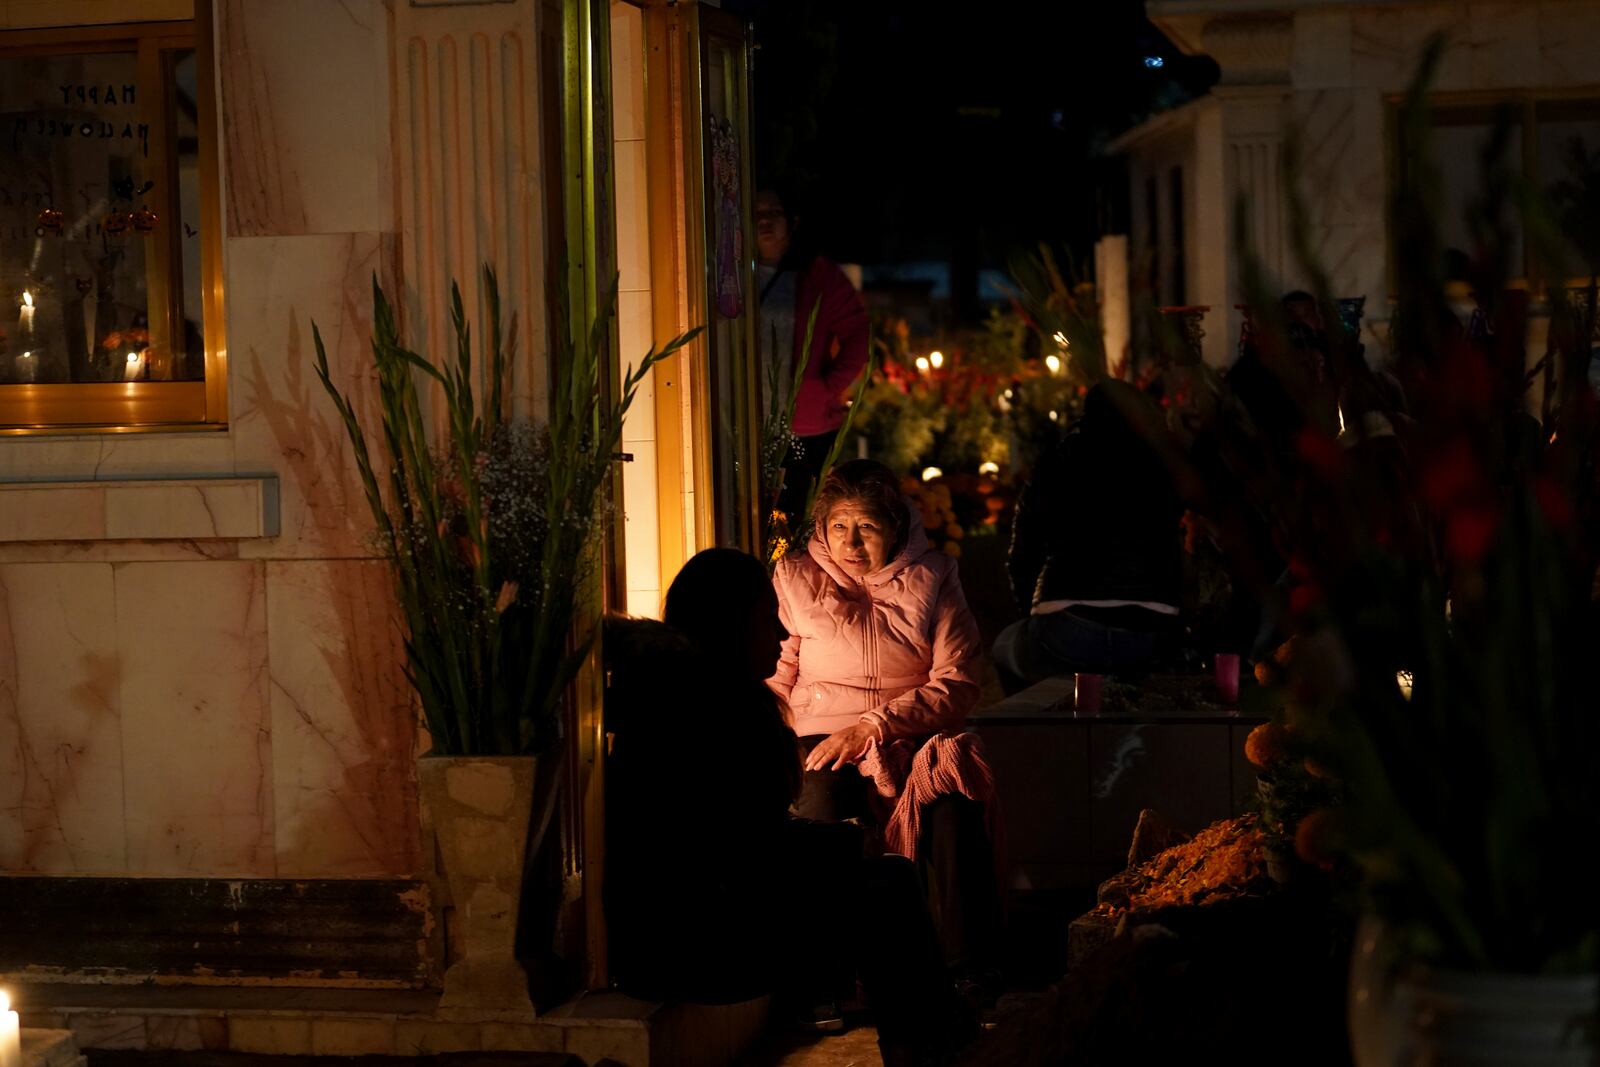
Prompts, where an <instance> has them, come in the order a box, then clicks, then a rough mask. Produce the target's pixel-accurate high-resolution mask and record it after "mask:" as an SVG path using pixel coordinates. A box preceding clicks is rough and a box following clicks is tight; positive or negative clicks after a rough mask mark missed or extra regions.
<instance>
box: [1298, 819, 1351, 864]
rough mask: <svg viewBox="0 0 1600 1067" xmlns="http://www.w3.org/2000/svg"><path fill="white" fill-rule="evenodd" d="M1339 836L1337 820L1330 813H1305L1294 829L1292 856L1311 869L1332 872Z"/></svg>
mask: <svg viewBox="0 0 1600 1067" xmlns="http://www.w3.org/2000/svg"><path fill="white" fill-rule="evenodd" d="M1339 836H1340V834H1339V819H1338V816H1336V815H1335V814H1334V813H1333V812H1332V811H1330V810H1329V809H1327V808H1318V809H1317V810H1316V811H1312V812H1307V813H1306V814H1305V815H1304V816H1302V817H1301V819H1300V822H1299V824H1298V825H1297V826H1295V828H1294V854H1295V855H1296V856H1299V857H1300V859H1301V860H1303V861H1304V862H1306V863H1309V864H1311V865H1312V866H1313V867H1320V868H1322V869H1323V870H1325V871H1328V870H1332V869H1333V861H1334V858H1335V856H1337V854H1338V845H1339Z"/></svg>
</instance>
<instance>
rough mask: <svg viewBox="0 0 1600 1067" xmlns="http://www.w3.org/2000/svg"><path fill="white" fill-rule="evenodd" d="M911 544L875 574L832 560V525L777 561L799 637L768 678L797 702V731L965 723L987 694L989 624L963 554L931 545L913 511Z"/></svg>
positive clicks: (782, 606) (897, 731) (779, 583)
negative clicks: (969, 587)
mask: <svg viewBox="0 0 1600 1067" xmlns="http://www.w3.org/2000/svg"><path fill="white" fill-rule="evenodd" d="M910 525H911V532H910V536H909V537H907V539H906V546H905V547H904V548H903V549H901V550H900V552H899V554H897V555H896V556H895V557H894V558H893V559H892V560H890V561H889V563H888V564H887V565H886V566H884V568H883V569H882V570H879V571H877V572H875V573H873V574H869V575H867V576H866V577H865V578H854V577H852V576H850V575H849V574H847V573H846V572H845V571H844V570H843V569H842V568H840V567H839V565H838V564H836V563H835V562H834V561H833V556H832V555H831V554H830V553H829V551H828V545H827V542H826V541H825V540H823V535H822V533H821V531H818V533H817V535H816V536H815V537H813V538H812V539H811V543H810V544H809V545H808V546H807V548H808V549H809V551H808V553H807V554H806V555H803V556H796V557H791V558H789V559H785V560H783V561H782V562H780V563H779V564H778V569H777V571H776V573H774V574H773V576H772V584H773V586H774V587H775V588H776V589H777V592H778V615H779V617H780V618H781V619H782V620H783V625H784V626H785V627H787V628H788V630H789V634H790V637H789V639H788V640H787V641H785V642H784V643H783V656H782V658H781V659H780V660H779V661H778V672H777V673H776V674H774V675H773V676H772V678H771V679H770V680H769V681H768V682H767V684H768V685H770V686H771V687H772V689H773V691H774V692H776V693H777V694H778V695H779V696H780V697H783V698H784V699H785V700H787V701H788V702H789V707H790V709H791V710H792V711H793V712H794V729H795V733H796V734H798V735H799V736H801V737H806V736H809V735H811V734H831V733H833V732H834V731H836V730H842V729H844V728H845V727H847V726H851V725H853V724H855V723H857V722H870V723H872V724H874V725H875V726H876V727H877V728H878V734H879V740H880V741H883V742H885V743H887V742H889V741H892V740H894V739H896V738H902V737H925V736H927V735H929V734H934V733H938V732H940V731H942V730H944V731H955V730H958V729H960V727H961V723H962V721H963V720H964V719H965V718H966V717H967V713H968V712H969V711H971V710H972V708H973V705H975V704H976V703H977V702H978V694H979V684H978V677H977V670H978V666H977V665H978V656H979V649H980V647H981V642H980V639H979V637H978V624H977V621H976V620H974V619H973V617H972V612H971V611H969V610H968V609H967V598H966V596H965V595H964V594H963V593H962V591H961V579H960V577H959V576H958V575H957V573H956V561H955V560H954V559H952V558H950V557H949V556H947V555H945V554H944V553H943V552H938V551H936V550H934V549H932V548H931V547H929V545H928V535H927V534H925V533H923V531H922V523H921V522H920V521H918V517H917V516H915V515H914V514H913V516H912V517H911V520H910Z"/></svg>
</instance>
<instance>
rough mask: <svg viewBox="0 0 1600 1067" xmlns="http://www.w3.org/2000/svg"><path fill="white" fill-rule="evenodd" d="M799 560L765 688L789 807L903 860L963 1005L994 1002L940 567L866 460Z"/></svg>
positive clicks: (990, 897)
mask: <svg viewBox="0 0 1600 1067" xmlns="http://www.w3.org/2000/svg"><path fill="white" fill-rule="evenodd" d="M814 515H815V516H816V520H817V521H816V532H815V534H814V535H813V537H812V538H811V540H810V542H809V543H808V544H807V546H806V550H805V551H804V552H803V553H798V554H796V555H793V556H790V557H789V558H787V559H784V560H782V561H780V562H779V563H778V566H777V568H776V571H775V572H774V574H773V578H772V582H773V586H774V587H775V588H776V590H777V595H778V603H779V613H780V617H781V618H782V620H783V624H784V626H785V627H786V628H787V629H788V630H789V631H790V633H791V636H790V637H789V639H788V640H787V641H785V642H784V645H783V653H782V657H781V659H780V661H779V664H778V669H777V672H776V673H775V674H774V675H773V677H772V680H771V683H770V684H771V686H772V688H773V689H774V690H775V691H776V692H777V694H778V695H779V696H780V697H782V698H783V699H784V700H785V701H787V702H788V704H789V706H790V708H791V709H792V710H793V713H794V724H795V732H796V733H797V734H799V736H800V743H801V746H802V749H803V752H804V755H805V771H806V773H805V779H804V781H803V783H802V785H801V792H800V798H799V801H798V803H797V804H796V808H795V810H796V811H797V812H798V814H800V815H801V816H803V817H805V818H808V819H816V820H820V821H824V822H836V821H840V820H844V819H856V820H859V821H861V822H862V823H864V824H866V825H868V826H870V827H872V828H874V829H878V830H881V831H882V833H883V836H884V841H885V844H887V845H888V846H889V847H890V848H891V849H894V850H898V851H899V852H900V853H901V854H902V855H906V856H908V857H910V858H913V859H915V860H916V862H917V864H918V867H919V870H920V871H921V873H922V877H923V879H924V883H925V884H926V885H927V886H928V889H929V896H930V898H931V900H932V901H933V906H934V917H935V922H936V924H937V926H938V928H939V936H940V942H941V943H942V945H943V946H944V951H945V960H946V963H947V965H948V966H949V967H950V969H951V972H952V974H953V975H954V976H955V978H956V980H957V981H958V982H959V983H961V984H963V985H964V986H965V987H966V991H967V992H968V993H969V994H970V996H972V997H973V998H981V997H983V996H985V995H987V994H989V993H991V992H993V991H994V986H995V984H996V983H997V981H998V973H997V970H998V958H997V957H998V954H999V942H1000V928H1001V925H1002V919H1001V906H1000V896H999V886H998V885H997V879H996V876H995V871H996V848H995V843H994V836H995V819H996V816H997V806H996V805H995V804H994V803H993V779H992V775H991V774H990V772H989V769H988V767H987V765H985V764H984V763H983V759H982V755H981V750H980V747H979V745H978V744H977V737H976V735H973V734H968V733H961V732H960V731H961V728H962V724H963V722H964V721H965V719H966V716H967V714H968V712H970V711H971V710H972V709H973V707H974V706H975V705H976V703H977V701H978V696H979V683H978V665H979V657H980V656H981V655H982V648H981V646H982V642H981V639H980V638H979V635H978V624H977V621H976V620H975V619H974V618H973V616H972V612H971V611H970V610H969V609H968V607H967V602H966V597H965V595H964V594H963V592H962V589H961V578H960V575H959V574H958V573H957V569H956V561H955V560H954V559H953V558H951V557H950V556H948V555H946V554H945V553H943V552H939V551H936V550H934V549H933V548H932V547H931V546H930V545H929V543H928V538H927V535H926V534H925V533H924V531H923V528H922V523H921V522H920V521H916V520H915V519H914V518H913V515H914V512H913V511H912V509H911V508H910V506H909V505H908V503H907V501H906V499H905V498H904V497H903V496H902V495H901V492H900V480H899V478H897V477H896V476H895V475H894V473H893V472H892V471H890V470H889V468H887V467H885V466H884V465H883V464H881V463H876V462H873V461H871V460H852V461H850V462H848V463H844V464H841V465H840V466H838V467H835V468H834V469H833V470H832V471H830V472H829V473H828V475H827V476H826V478H825V479H824V481H823V485H822V489H821V491H820V492H819V493H818V495H817V499H816V504H815V508H814Z"/></svg>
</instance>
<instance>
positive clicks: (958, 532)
mask: <svg viewBox="0 0 1600 1067" xmlns="http://www.w3.org/2000/svg"><path fill="white" fill-rule="evenodd" d="M944 533H945V536H946V537H953V538H955V539H956V540H957V541H959V540H961V539H962V538H963V537H965V536H966V534H967V531H965V530H963V529H962V528H961V524H960V523H958V522H947V523H945V527H944Z"/></svg>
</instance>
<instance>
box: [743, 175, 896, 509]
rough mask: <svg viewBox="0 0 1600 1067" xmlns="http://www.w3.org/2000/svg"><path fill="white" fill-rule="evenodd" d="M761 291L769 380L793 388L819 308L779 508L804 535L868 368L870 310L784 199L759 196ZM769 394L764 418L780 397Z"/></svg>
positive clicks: (765, 192)
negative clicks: (810, 494)
mask: <svg viewBox="0 0 1600 1067" xmlns="http://www.w3.org/2000/svg"><path fill="white" fill-rule="evenodd" d="M755 214H756V252H757V256H756V291H757V292H758V293H759V294H760V303H761V322H760V327H759V329H760V333H761V336H760V339H759V346H760V350H761V353H762V361H763V363H762V367H763V372H762V374H761V381H762V382H763V383H764V382H766V381H767V374H766V368H767V367H770V366H771V365H772V364H776V365H777V380H778V382H779V383H781V385H782V386H783V388H785V389H787V388H788V387H789V384H790V383H791V382H793V381H794V367H795V360H796V359H797V358H798V357H799V354H800V353H801V352H802V351H803V350H804V346H805V338H806V323H807V321H808V320H809V319H810V317H811V310H812V308H817V323H816V327H815V329H814V330H813V331H812V334H811V350H810V351H811V355H810V358H808V359H807V360H806V366H805V374H804V375H803V376H802V377H801V379H800V387H799V391H798V393H797V395H796V396H795V404H794V424H793V426H792V427H791V429H792V430H793V432H794V436H795V441H794V443H793V444H792V445H791V447H790V449H789V454H788V455H787V456H785V457H784V461H783V468H784V472H785V474H784V480H783V492H782V493H781V494H780V495H779V497H778V506H779V507H780V508H782V509H783V511H784V512H785V513H786V514H787V515H788V516H789V528H790V529H797V528H798V522H799V520H800V519H801V518H802V516H801V515H800V512H801V511H802V510H803V509H804V507H805V499H806V491H807V490H808V489H809V488H810V487H811V483H812V482H813V481H814V480H815V479H816V478H817V477H819V476H820V474H821V472H822V461H823V460H824V459H826V458H827V456H828V452H829V450H830V449H832V448H833V439H834V438H835V437H836V436H837V435H838V433H839V427H840V426H841V425H842V424H843V423H844V412H845V402H844V398H845V392H846V390H848V389H849V388H850V386H851V385H852V384H853V383H854V382H855V380H856V378H857V377H858V376H859V375H860V374H861V371H862V370H863V369H864V368H865V367H866V365H867V353H868V344H869V336H870V330H869V324H868V320H867V308H866V305H865V304H864V303H862V300H861V294H860V293H858V292H856V288H855V286H854V285H852V284H850V279H849V278H847V277H845V273H844V271H842V270H840V269H839V268H838V266H837V265H835V264H834V263H831V262H829V261H828V260H827V259H824V258H823V257H822V256H820V255H818V254H817V253H816V252H815V251H814V250H813V249H812V248H810V247H809V246H808V245H807V244H806V242H805V241H803V240H801V239H799V237H798V235H799V219H798V218H797V217H796V216H794V215H793V214H791V213H790V211H789V209H788V207H787V206H786V205H785V204H784V200H783V197H782V195H781V194H779V193H778V192H776V191H775V190H772V189H764V190H762V191H761V192H759V193H757V194H756V212H755ZM766 392H767V391H766V389H765V388H763V389H762V398H761V407H762V414H763V416H764V415H765V414H766V413H767V412H768V411H769V410H770V408H771V405H772V404H773V403H774V402H776V401H777V400H778V399H780V398H776V397H771V396H767V395H766Z"/></svg>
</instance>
